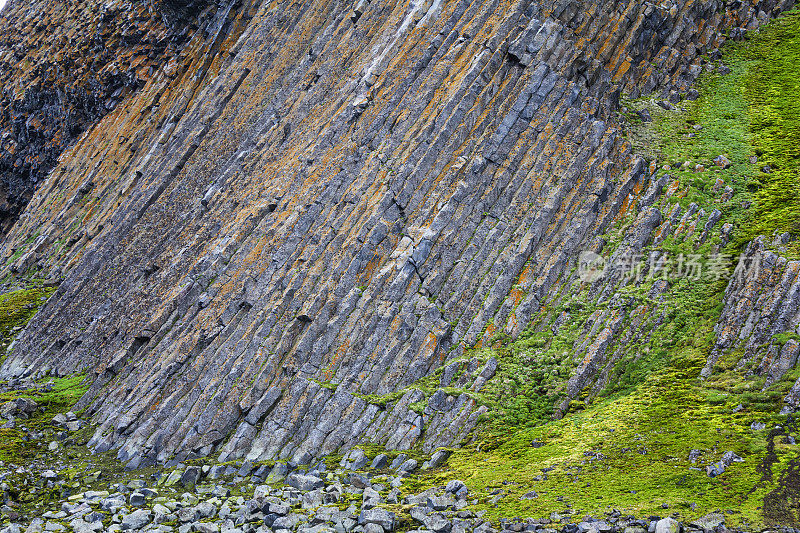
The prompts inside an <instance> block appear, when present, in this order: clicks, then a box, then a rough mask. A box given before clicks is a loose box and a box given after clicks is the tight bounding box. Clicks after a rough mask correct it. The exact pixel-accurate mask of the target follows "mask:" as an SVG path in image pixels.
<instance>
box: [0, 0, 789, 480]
mask: <svg viewBox="0 0 800 533" xmlns="http://www.w3.org/2000/svg"><path fill="white" fill-rule="evenodd" d="M36 5H37V6H38V5H39V4H36ZM45 5H47V2H41V6H42V7H40V9H43V10H46V9H49V8H45V7H44V6H45ZM82 5H85V6H86V9H91V5H90V3H89V2H85V3H84V4H82ZM792 5H793V2H792V1H791V0H764V1H748V2H723V1H719V0H711V1H703V2H700V1H687V2H665V3H661V4H659V5H655V4H652V3H649V2H636V1H615V2H588V1H584V2H578V1H575V0H558V1H555V2H527V1H489V2H486V1H477V0H475V1H470V0H462V1H455V0H454V1H443V0H434V1H431V0H411V1H407V2H385V1H383V0H372V1H371V2H368V1H366V0H361V1H360V2H358V3H356V4H353V3H351V2H338V1H332V2H331V1H327V0H317V1H308V2H285V1H280V0H276V1H272V2H258V1H256V0H249V1H248V0H244V1H243V2H242V3H240V4H235V5H229V6H226V7H224V8H220V9H224V12H220V11H219V10H218V11H216V14H215V15H214V19H213V20H212V21H211V22H208V24H207V26H206V27H204V31H202V32H197V34H195V35H194V37H193V38H192V40H191V41H190V42H188V43H187V44H186V45H185V46H184V47H183V48H182V52H181V53H179V54H175V55H174V56H171V57H170V58H169V60H165V59H164V58H163V57H156V58H155V59H154V61H163V65H164V66H162V67H161V68H160V69H159V68H156V67H153V68H154V71H153V73H152V74H150V75H148V76H147V77H142V76H140V77H139V78H138V79H146V82H145V83H144V86H143V87H142V88H141V89H140V90H139V91H138V92H136V93H135V94H132V95H130V96H129V97H126V98H122V97H123V96H124V95H123V93H122V92H120V93H119V94H118V95H117V96H111V97H112V98H113V99H114V105H110V106H108V107H109V108H111V107H113V108H114V109H113V111H111V112H109V113H108V114H107V115H106V116H105V117H104V118H102V119H101V120H100V121H99V122H98V123H97V124H96V125H94V126H93V127H92V128H90V129H89V130H87V131H86V133H85V134H83V136H82V137H81V138H80V139H79V140H78V141H77V142H76V143H75V144H74V146H72V147H71V148H69V149H68V151H67V152H65V153H64V155H63V156H62V158H61V161H60V162H59V163H58V164H57V165H56V166H55V167H54V168H53V169H52V171H51V172H50V174H49V176H48V178H47V180H46V181H44V182H43V183H42V184H41V185H40V186H39V188H38V189H37V190H36V192H35V194H34V195H33V197H32V199H31V201H30V204H29V205H28V207H27V209H26V210H25V212H24V213H23V214H22V216H21V217H20V218H19V221H18V222H17V223H16V225H15V226H14V227H13V228H12V229H11V231H10V233H9V235H8V237H7V239H6V241H5V244H4V245H3V248H2V252H3V253H4V256H5V258H6V260H7V262H6V264H7V266H6V270H7V272H19V273H24V272H29V273H32V274H35V275H36V276H38V277H47V278H50V279H53V280H62V279H63V281H62V282H61V284H60V286H59V288H58V290H57V291H56V293H55V294H54V296H53V297H52V298H51V299H50V300H49V301H48V303H47V304H46V306H45V307H44V308H43V309H42V310H41V311H40V313H39V314H38V315H37V316H36V317H35V318H34V319H33V321H32V322H31V323H30V324H29V326H28V327H27V329H26V330H25V331H24V332H23V333H22V334H21V335H20V336H19V337H18V338H17V340H16V342H15V344H14V346H13V348H12V350H11V351H10V353H9V355H8V357H7V359H6V360H5V361H4V362H3V365H2V370H1V371H0V373H2V375H3V376H20V375H43V374H46V373H52V374H58V375H67V374H71V373H75V372H80V371H85V372H87V373H88V374H89V375H90V377H91V380H92V385H91V387H90V389H89V392H88V393H87V394H86V395H85V396H84V398H83V399H82V401H81V404H80V405H81V406H82V407H86V408H87V412H88V413H90V414H91V416H92V417H93V419H94V420H95V421H96V422H97V423H98V424H99V429H98V430H97V432H96V434H95V436H94V438H93V439H92V442H91V445H92V446H93V447H94V448H95V449H96V450H99V451H103V450H108V449H112V448H117V449H118V456H119V458H120V459H122V460H123V461H125V462H127V463H128V465H129V466H131V467H135V466H139V465H142V464H146V463H147V462H152V461H162V462H166V461H170V460H174V459H177V460H182V459H185V458H187V457H195V456H205V455H210V454H217V455H218V456H219V457H220V458H221V459H223V460H225V459H237V458H243V457H247V458H249V459H251V460H264V459H270V458H287V459H291V460H293V461H295V462H299V463H303V462H307V461H309V460H310V459H311V458H313V457H320V456H322V455H324V454H328V453H333V452H337V451H340V450H345V449H348V448H349V447H351V446H353V445H354V444H356V443H358V442H363V441H372V442H377V443H380V444H384V445H386V446H387V447H390V448H395V449H397V448H399V449H406V448H410V447H412V446H417V445H421V446H422V448H423V449H424V450H426V451H430V450H432V449H434V448H436V447H437V446H442V445H453V444H457V443H459V442H461V440H462V439H464V438H465V437H466V436H467V435H468V433H469V432H470V430H472V428H473V427H474V426H475V424H476V423H477V422H478V419H479V417H480V415H481V414H482V413H483V412H485V407H484V406H480V405H479V403H478V402H477V401H476V400H475V398H474V395H470V394H467V393H463V394H460V395H454V394H451V393H448V392H447V391H446V390H445V389H446V388H447V387H451V386H452V387H458V388H461V389H464V390H468V391H471V392H472V393H478V392H480V391H481V390H482V388H483V387H485V386H486V383H487V381H488V380H490V379H491V378H492V376H493V375H494V374H495V372H496V366H497V361H496V360H494V359H489V360H488V361H487V360H484V359H479V358H473V359H468V360H466V361H463V362H458V363H457V364H454V365H451V366H447V367H446V371H445V373H444V375H443V376H442V379H441V382H440V383H439V386H440V388H441V390H440V391H439V392H436V393H435V394H434V395H433V396H432V397H431V398H429V399H428V401H427V404H426V405H425V406H424V408H423V409H418V408H415V407H416V406H415V404H417V403H418V402H420V400H421V399H422V397H423V394H422V393H421V392H420V391H419V390H417V389H414V388H410V389H408V390H404V389H405V388H406V387H408V386H410V385H412V384H413V383H414V382H416V381H417V380H420V379H422V378H424V377H426V376H427V375H429V374H430V373H431V372H432V371H433V370H434V369H437V368H439V367H441V366H443V365H446V364H447V363H448V362H450V361H451V360H454V359H457V358H460V357H461V356H462V355H464V354H465V351H466V350H467V349H469V348H470V347H473V346H475V345H479V344H488V343H489V342H490V339H491V338H492V336H493V335H496V334H498V333H505V334H507V335H510V336H511V337H515V336H517V335H519V334H520V333H521V332H522V331H523V330H525V329H526V328H527V327H528V326H529V324H530V323H531V320H532V319H533V318H534V317H535V316H536V315H537V313H538V312H539V310H540V309H541V307H542V306H543V305H544V304H545V303H546V302H548V301H550V300H552V299H553V298H555V297H556V295H558V294H561V290H562V289H563V288H565V287H570V286H572V285H573V282H575V280H576V273H575V271H574V270H575V267H576V258H577V256H578V253H579V252H580V251H582V250H595V251H598V252H599V251H601V250H602V249H603V246H604V245H605V242H604V241H603V239H602V238H601V236H602V235H603V234H604V233H605V232H606V231H608V230H609V229H610V228H611V227H612V226H613V225H614V224H615V223H617V222H619V221H620V220H622V219H623V218H625V217H629V216H634V217H635V223H634V224H633V225H632V226H631V229H630V230H629V231H628V233H627V234H626V235H625V236H624V239H623V244H622V245H620V246H621V248H618V250H623V249H627V250H629V251H645V247H646V245H647V244H648V243H650V242H652V240H653V239H658V238H659V235H664V234H667V233H670V232H690V233H694V232H695V231H697V232H698V234H699V233H702V231H706V232H708V233H709V234H711V233H713V234H714V235H719V234H720V231H724V230H722V229H720V228H719V227H716V225H715V224H716V222H717V220H718V217H717V219H714V215H713V213H705V212H702V213H698V212H697V211H696V210H689V211H687V212H683V213H682V212H680V209H678V210H677V211H675V210H673V211H672V212H667V211H666V210H662V209H663V208H662V207H656V206H655V204H656V201H657V200H658V199H660V198H662V196H663V195H667V194H671V193H672V192H674V191H672V192H670V187H669V185H670V183H669V181H668V180H666V179H664V178H658V179H653V178H654V177H655V175H656V173H655V171H656V168H655V167H654V166H650V165H648V163H647V162H646V161H644V160H643V159H642V158H640V157H639V156H637V155H636V154H634V153H633V151H632V148H631V145H630V144H629V143H628V141H627V140H625V139H624V138H623V137H622V136H621V135H620V126H619V124H618V122H617V118H616V114H615V112H616V111H617V110H618V109H619V106H620V98H621V97H623V96H625V95H627V96H633V97H637V96H639V95H642V94H650V93H653V92H655V93H657V94H659V95H662V96H661V97H662V98H665V99H671V100H672V101H673V102H677V101H679V100H680V98H682V97H684V96H686V95H691V91H692V83H693V81H694V80H695V79H696V78H697V76H699V75H700V74H701V73H702V72H703V71H704V70H705V69H707V68H712V64H711V63H709V62H707V57H708V55H709V54H713V52H714V51H715V50H716V49H718V48H719V47H720V46H721V45H722V43H723V41H724V40H725V39H726V36H730V37H733V38H737V37H740V36H741V35H742V34H743V33H744V31H745V30H746V29H755V28H757V27H758V25H759V24H760V23H762V22H765V21H767V20H768V19H770V18H771V17H773V16H776V15H777V14H778V13H780V12H781V11H783V10H785V9H788V8H790V7H791V6H792ZM15 9H17V10H18V11H20V14H19V15H18V16H19V17H22V14H21V8H20V7H17V6H16V5H15ZM5 24H6V25H7V26H8V25H10V24H12V23H11V22H8V21H7V22H6V23H5ZM165 31H166V30H165ZM67 48H68V47H67ZM68 49H69V48H68ZM148 50H149V49H148ZM147 53H148V54H149V53H150V52H149V51H148V52H147ZM153 54H154V55H155V56H158V55H159V54H162V52H161V51H154V52H153ZM131 63H133V62H131ZM145 64H147V65H148V67H147V68H150V66H149V65H150V64H149V63H142V65H145ZM130 68H134V66H133V65H132V66H131V67H130ZM125 72H127V70H125ZM112 86H113V84H111V85H108V87H112ZM112 93H116V89H114V90H113V91H112ZM103 101H104V102H105V101H106V97H105V96H104V99H103ZM95 115H96V114H92V116H95ZM63 144H64V143H61V144H59V145H58V146H63ZM31 146H32V148H31V150H34V151H36V150H37V148H36V146H38V145H31ZM695 218H696V219H697V220H695ZM689 228H691V229H689ZM620 253H621V252H620ZM751 253H753V254H762V253H767V252H764V251H763V250H762V249H760V248H758V245H757V244H754V245H753V249H752V251H751ZM773 268H775V269H776V270H775V272H776V274H775V276H776V277H775V279H774V280H773V281H774V282H775V283H774V284H773V285H774V287H775V291H781V295H776V296H775V298H774V299H773V300H770V301H767V299H766V298H762V299H760V300H758V306H756V308H755V309H753V310H752V311H751V312H752V313H753V319H752V322H753V323H754V324H753V325H752V326H748V327H749V328H750V330H752V331H753V334H752V335H753V336H752V337H751V338H752V339H753V346H754V347H755V344H756V343H761V342H762V340H761V339H762V337H763V338H766V337H765V336H767V337H768V336H769V335H771V334H772V333H773V332H772V331H771V330H770V331H769V332H767V331H766V330H764V329H763V325H760V324H761V322H763V320H762V318H759V317H767V316H769V317H778V315H780V321H781V322H780V324H775V325H774V326H773V327H774V328H776V330H777V329H779V330H781V331H790V330H791V329H792V328H797V327H798V313H797V309H798V306H797V301H798V291H797V290H796V286H797V274H796V265H795V264H794V263H791V264H788V265H784V264H782V263H781V264H777V263H776V264H775V265H774V266H773ZM779 270H780V272H781V273H782V274H780V275H783V276H784V278H785V280H784V278H781V280H780V281H779V280H778V277H780V275H779V274H778V273H777V272H778V271H779ZM612 274H613V273H612ZM792 276H794V277H792ZM619 282H620V278H619V277H615V276H614V275H611V276H608V277H606V279H605V280H604V281H601V282H597V283H596V284H595V285H594V286H593V287H592V291H593V292H592V293H593V294H594V295H596V298H598V299H601V300H607V299H609V298H612V297H613V293H614V291H615V290H616V288H617V287H618V284H619ZM732 283H733V282H732ZM773 285H770V286H773ZM728 295H729V297H730V298H737V299H745V298H756V296H755V294H754V293H753V289H752V287H751V286H748V285H744V286H737V285H732V286H731V288H730V289H729V294H728ZM651 299H652V300H653V301H657V300H658V292H657V291H656V292H654V293H653V294H652V295H651ZM782 299H786V300H789V301H791V302H792V304H791V306H789V307H782V309H783V311H780V310H778V309H776V308H775V305H782V304H776V303H775V302H779V301H784V300H782ZM758 309H760V311H759V310H758ZM787 309H788V311H787ZM627 312H628V311H625V309H624V308H623V307H621V308H620V309H616V310H613V311H607V312H606V314H602V313H598V316H597V317H595V320H594V321H593V324H594V326H593V327H591V328H590V330H587V332H586V335H585V337H584V341H585V342H583V343H582V344H579V345H577V346H576V354H578V355H577V357H578V358H579V359H580V360H581V363H580V364H579V365H578V366H577V368H576V370H575V373H574V375H573V377H572V378H570V380H569V382H568V383H567V386H566V389H567V392H568V394H569V396H570V397H573V398H574V397H576V396H577V395H578V393H579V392H580V391H581V390H585V389H586V388H587V387H591V386H595V387H602V386H603V384H604V383H605V382H606V380H607V378H608V372H609V371H610V369H611V368H612V367H613V363H614V361H615V360H616V358H618V357H619V356H621V354H622V352H624V351H625V350H626V343H628V342H629V341H630V340H631V339H635V338H637V336H642V335H646V334H647V331H648V329H649V328H650V326H651V324H650V323H645V322H642V321H640V322H636V321H634V322H630V321H628V320H627V319H626V320H622V318H623V315H624V316H626V317H628V316H629V315H628V314H626V313H627ZM637 312H638V314H639V315H645V314H649V313H650V312H651V309H650V308H642V309H638V311H637ZM652 312H653V313H655V312H656V311H652ZM733 313H734V314H733V315H725V317H724V318H723V321H722V322H721V323H720V326H719V335H720V336H719V340H718V349H719V351H725V350H730V349H732V348H733V347H734V345H736V346H737V347H738V344H737V341H736V340H735V336H736V335H737V333H736V332H735V331H734V330H736V328H738V327H739V325H738V323H735V322H736V320H734V319H735V318H737V317H736V316H735V315H738V313H737V312H735V311H734V312H733ZM758 313H762V314H761V315H759V314H758ZM776 320H777V318H776ZM750 330H748V331H750ZM736 331H738V330H736ZM741 335H744V334H740V338H744V337H742V336H741ZM748 346H749V345H748ZM796 346H797V345H796V343H795V344H794V345H793V346H790V345H789V344H786V345H784V346H783V348H781V351H780V352H778V351H777V350H778V348H774V349H772V348H771V349H770V350H771V351H770V352H769V354H768V355H766V356H764V358H763V361H762V363H761V364H763V365H766V367H765V368H767V367H768V371H769V372H780V369H782V368H784V367H786V366H787V365H789V366H794V364H795V362H796V358H797V350H796ZM754 349H755V348H754ZM745 350H746V353H747V354H748V355H747V357H751V356H754V355H753V354H755V353H756V351H757V350H756V351H752V354H751V352H749V351H747V350H749V348H746V349H745ZM792 350H794V351H793V352H792ZM790 352H791V353H790ZM715 353H716V352H715ZM759 354H760V352H759ZM759 357H762V355H759ZM790 360H791V361H790ZM459 361H460V359H459ZM712 366H713V362H709V368H711V367H712ZM454 375H457V377H456V378H455V379H453V376H454ZM448 376H449V377H448ZM593 384H594V385H593ZM396 391H401V392H402V394H398V395H396V396H397V397H392V398H391V399H390V401H386V402H375V401H372V400H371V398H373V397H374V396H375V395H383V396H386V395H390V394H391V393H394V392H396ZM568 404H569V398H567V400H566V403H565V404H564V405H563V406H562V411H563V410H566V408H567V407H568Z"/></svg>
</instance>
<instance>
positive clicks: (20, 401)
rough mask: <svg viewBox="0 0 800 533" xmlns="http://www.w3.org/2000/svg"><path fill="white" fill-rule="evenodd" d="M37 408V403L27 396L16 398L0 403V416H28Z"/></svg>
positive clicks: (7, 417)
mask: <svg viewBox="0 0 800 533" xmlns="http://www.w3.org/2000/svg"><path fill="white" fill-rule="evenodd" d="M38 408H39V404H37V403H36V402H34V401H33V400H30V399H28V398H16V399H14V400H11V401H9V402H6V403H4V404H3V405H0V417H3V418H6V419H11V418H28V417H30V416H31V415H32V414H33V413H35V412H36V410H37V409H38Z"/></svg>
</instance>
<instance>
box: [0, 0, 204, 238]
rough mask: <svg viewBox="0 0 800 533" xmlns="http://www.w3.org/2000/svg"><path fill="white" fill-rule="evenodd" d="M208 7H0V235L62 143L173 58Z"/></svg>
mask: <svg viewBox="0 0 800 533" xmlns="http://www.w3.org/2000/svg"><path fill="white" fill-rule="evenodd" d="M204 7H205V5H203V4H201V5H191V6H190V5H186V6H184V5H180V4H175V5H172V4H167V5H166V6H163V5H161V4H158V3H156V4H151V3H149V2H107V3H96V2H70V3H54V2H10V3H9V5H8V7H7V8H5V9H3V11H2V24H3V30H4V31H3V36H2V37H0V83H2V85H3V96H2V100H0V108H2V112H1V113H0V130H1V133H0V135H1V136H2V148H0V176H1V178H0V233H2V234H3V235H5V233H6V232H7V231H8V230H9V229H10V228H11V226H12V225H13V224H14V222H15V221H16V219H17V217H18V216H19V213H20V212H21V210H22V209H23V208H24V207H25V205H26V203H27V202H28V200H29V199H30V197H31V195H32V194H33V191H34V189H35V187H36V184H37V183H39V182H41V181H42V180H44V178H45V177H46V176H47V174H48V172H50V170H51V169H52V168H53V167H54V166H55V165H56V162H57V159H58V156H59V155H60V154H61V152H62V151H63V150H64V149H65V148H66V147H68V146H69V145H70V144H72V143H73V142H74V141H75V140H76V139H77V138H78V137H79V136H80V135H81V134H82V133H83V132H84V131H85V130H86V129H87V128H89V127H90V126H92V125H93V124H94V123H95V122H96V121H97V120H98V119H99V118H101V117H102V116H104V115H105V114H106V113H108V112H109V111H111V110H112V109H114V108H115V107H116V106H117V105H118V103H119V102H120V101H121V100H123V99H124V98H125V97H127V96H128V95H129V94H132V93H134V92H136V90H137V89H139V88H140V87H141V86H142V85H144V83H145V82H146V81H147V80H148V79H149V78H150V76H152V75H153V73H154V72H155V71H156V70H158V69H159V68H160V67H161V66H162V65H165V64H168V63H169V62H170V61H171V60H173V61H174V59H175V57H177V55H178V54H179V52H180V50H181V49H182V48H183V46H184V45H185V44H186V43H187V42H188V40H189V39H190V38H191V37H192V35H193V33H194V30H195V29H196V28H197V27H198V25H204V24H205V23H207V21H206V20H205V19H206V18H209V17H211V16H212V15H213V13H214V11H215V9H205V11H204V10H203V8H204ZM213 7H215V6H213Z"/></svg>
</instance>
